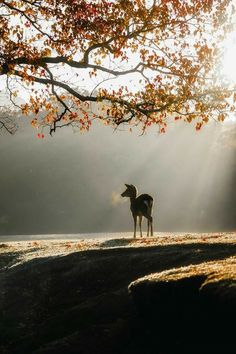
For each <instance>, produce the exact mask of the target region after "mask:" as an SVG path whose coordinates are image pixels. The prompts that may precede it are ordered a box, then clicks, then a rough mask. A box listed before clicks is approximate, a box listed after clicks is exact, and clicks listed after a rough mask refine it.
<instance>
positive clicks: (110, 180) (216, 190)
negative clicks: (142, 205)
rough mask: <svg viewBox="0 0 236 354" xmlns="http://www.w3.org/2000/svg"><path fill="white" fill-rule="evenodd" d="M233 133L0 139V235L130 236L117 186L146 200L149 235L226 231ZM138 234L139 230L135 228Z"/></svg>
mask: <svg viewBox="0 0 236 354" xmlns="http://www.w3.org/2000/svg"><path fill="white" fill-rule="evenodd" d="M232 132H235V127H234V126H233V125H229V126H227V125H221V124H212V125H209V126H206V127H205V128H203V129H202V131H200V132H196V131H195V130H194V128H193V127H192V126H190V125H188V124H181V123H176V124H175V125H173V126H170V127H169V129H168V131H167V133H166V134H164V135H159V134H158V133H157V132H156V131H155V130H154V129H150V130H149V131H148V133H147V134H145V135H143V136H139V132H138V131H134V132H133V133H130V132H128V131H116V132H114V131H113V130H112V129H111V128H110V127H106V126H102V125H95V126H94V127H92V128H91V131H90V132H89V133H85V134H80V133H74V132H73V131H72V130H71V129H70V128H65V129H61V130H60V129H58V131H57V132H56V134H55V135H54V136H53V137H50V136H47V135H46V134H45V138H44V139H38V138H37V132H36V131H35V130H34V129H32V128H30V127H27V128H24V129H23V128H21V129H20V131H19V132H18V133H17V134H16V135H14V136H10V135H7V134H3V132H1V135H0V145H1V149H0V167H1V174H0V196H1V199H0V234H1V235H11V234H18V235H19V234H50V233H53V234H55V233H87V232H117V231H131V230H132V228H133V223H132V218H131V213H130V210H129V207H130V206H129V201H128V200H125V199H124V198H121V197H120V193H122V192H123V191H124V189H125V186H124V183H130V184H131V183H132V184H135V185H136V186H137V187H138V190H139V192H140V193H149V194H151V195H152V196H153V197H154V200H155V202H154V215H153V217H154V231H159V232H160V231H176V232H178V231H186V232H195V231H196V232H197V231H230V230H235V229H236V206H235V197H236V193H235V188H234V181H235V177H236V160H235V152H236V148H235V134H232ZM145 227H146V225H145Z"/></svg>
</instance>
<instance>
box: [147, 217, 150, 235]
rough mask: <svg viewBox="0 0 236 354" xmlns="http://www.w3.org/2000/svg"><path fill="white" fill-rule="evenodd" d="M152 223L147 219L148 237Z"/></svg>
mask: <svg viewBox="0 0 236 354" xmlns="http://www.w3.org/2000/svg"><path fill="white" fill-rule="evenodd" d="M149 229H150V221H149V220H148V219H147V237H148V236H149Z"/></svg>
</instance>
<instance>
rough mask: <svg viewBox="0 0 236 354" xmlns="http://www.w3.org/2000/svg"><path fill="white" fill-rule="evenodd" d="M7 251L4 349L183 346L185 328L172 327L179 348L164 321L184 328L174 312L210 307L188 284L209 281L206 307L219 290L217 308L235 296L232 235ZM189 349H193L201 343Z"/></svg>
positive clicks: (52, 244) (160, 353)
mask: <svg viewBox="0 0 236 354" xmlns="http://www.w3.org/2000/svg"><path fill="white" fill-rule="evenodd" d="M0 254H1V256H0V268H1V271H0V289H1V293H0V311H1V322H0V336H1V338H0V343H1V344H0V345H1V347H0V352H1V353H7V354H8V353H9V354H13V353H17V354H20V353H24V354H27V353H44V354H46V353H60V354H61V353H67V354H70V353H79V354H83V353H84V354H85V353H86V354H90V353H91V354H96V353H103V354H105V353H122V354H126V353H129V354H133V353H147V354H149V353H150V354H152V353H156V354H165V353H166V354H170V353H171V354H172V353H174V354H177V353H180V352H181V353H184V352H185V351H184V350H185V349H186V346H185V345H184V343H188V346H189V340H186V338H185V337H186V336H184V335H183V336H182V338H185V340H184V341H183V339H182V341H181V340H179V335H178V337H176V336H175V335H174V333H173V332H174V330H173V326H170V328H172V330H171V331H168V338H172V337H173V338H174V339H173V341H172V342H173V343H175V344H174V348H175V349H173V346H168V345H166V340H167V338H166V336H163V332H162V334H161V332H160V323H161V321H162V323H163V324H164V323H165V318H168V321H166V325H167V324H168V325H169V324H170V322H171V321H173V319H174V322H173V323H175V325H176V326H177V324H176V321H175V319H176V316H181V314H184V313H185V314H186V311H185V310H186V309H187V311H188V313H189V311H190V309H192V310H191V311H193V310H194V308H195V309H198V310H199V308H201V309H204V311H206V307H205V306H204V305H202V301H203V300H202V297H201V300H199V301H200V302H201V306H200V305H199V303H200V302H197V306H196V299H197V301H198V297H197V298H196V297H195V295H194V296H192V295H191V294H193V293H192V292H191V291H190V293H189V289H193V288H194V289H197V291H198V292H197V293H199V291H200V292H201V291H202V293H204V292H203V289H207V291H205V293H204V294H206V296H207V299H208V300H207V301H208V305H209V299H211V300H210V303H213V302H214V301H212V299H213V298H216V297H217V294H221V295H220V297H219V296H218V297H217V299H218V300H219V299H221V302H217V306H221V307H222V308H225V303H226V302H227V303H230V306H234V304H235V282H236V261H235V260H236V256H235V255H236V234H235V233H217V234H161V235H157V237H155V238H143V239H137V240H133V239H132V238H128V237H122V235H120V237H117V238H115V239H114V238H112V239H96V240H70V241H68V240H66V241H63V240H60V241H59V240H58V241H57V240H50V241H49V240H48V241H47V240H43V241H42V240H41V241H40V240H34V241H24V242H4V243H1V244H0ZM150 274H151V275H150ZM186 279H189V280H191V281H189V282H188V280H187V281H186ZM192 279H194V281H193V282H192ZM195 280H196V281H195ZM131 283H132V285H131V286H130V284H131ZM147 284H148V286H147ZM173 284H174V287H173ZM176 284H178V285H177V286H176ZM179 284H180V286H179ZM183 284H184V286H183ZM211 284H214V291H213V292H209V291H208V289H210V287H211ZM128 288H129V289H130V291H128ZM140 289H141V290H140ZM147 289H148V290H147ZM150 289H151V290H150ZM163 289H165V290H164V291H163ZM173 289H174V290H173ZM194 291H195V290H194ZM170 293H171V294H172V296H169V295H168V294H170ZM160 294H163V296H161V295H160ZM186 294H187V295H186ZM194 294H195V293H194ZM147 295H148V296H147ZM186 296H187V297H186ZM147 299H148V300H147ZM156 299H159V301H156ZM181 299H185V302H184V303H183V301H181ZM186 299H187V300H186ZM222 299H223V300H222ZM224 299H226V301H224ZM218 300H217V301H218ZM204 301H205V300H204ZM173 304H174V305H175V306H176V305H180V308H181V306H182V309H181V311H180V312H178V313H176V312H175V311H173V308H174V307H173V306H174V305H173ZM185 304H187V307H186V305H185ZM183 306H184V309H183ZM199 306H200V307H199ZM214 306H215V305H214ZM208 307H209V306H207V308H208ZM161 308H162V309H163V308H165V309H167V308H169V309H172V311H167V312H163V313H161V312H160V309H161ZM144 311H145V316H143V313H144ZM211 311H214V308H213V309H211ZM227 311H228V309H227ZM233 311H235V308H232V311H231V313H232V314H233V313H234V312H233ZM193 312H194V311H193ZM149 314H151V315H150V316H149ZM166 314H168V316H167V315H166ZM220 315H221V314H220ZM153 316H154V317H153ZM158 316H159V317H158ZM161 316H162V319H161ZM163 316H164V317H163ZM227 316H228V312H227ZM157 318H158V321H156V319H157ZM223 320H224V321H226V320H227V317H226V318H223ZM188 321H190V323H188V327H191V326H193V325H194V323H193V322H194V321H195V326H194V327H193V328H196V324H197V326H201V322H199V318H197V319H196V318H195V319H194V317H193V318H192V319H191V318H190V317H189V318H188ZM191 321H192V323H191ZM148 322H149V325H148ZM157 322H158V323H159V324H157ZM207 323H208V325H209V326H210V322H209V321H208V322H207ZM150 324H151V326H150ZM182 325H183V323H182ZM177 327H178V326H177ZM203 327H204V326H203ZM204 328H205V327H204ZM156 329H158V332H157V331H156ZM195 330H196V329H195ZM154 333H155V336H154ZM158 333H159V334H158ZM186 333H188V331H186ZM188 337H189V338H191V340H192V337H191V335H190V334H189V333H188ZM154 338H155V339H154ZM161 338H165V341H163V339H161ZM222 340H223V341H225V340H226V339H225V336H224V339H222ZM229 342H230V341H229ZM195 347H196V348H198V352H199V346H195ZM225 348H227V350H228V352H230V351H229V350H230V346H229V345H226V346H225ZM221 349H222V348H221ZM173 350H174V351H173ZM187 352H188V354H191V353H195V351H194V346H193V347H192V348H189V347H188V348H187V349H186V353H187ZM208 352H209V346H208ZM201 353H204V351H201ZM224 354H227V352H226V351H224Z"/></svg>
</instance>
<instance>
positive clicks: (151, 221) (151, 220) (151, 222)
mask: <svg viewBox="0 0 236 354" xmlns="http://www.w3.org/2000/svg"><path fill="white" fill-rule="evenodd" d="M150 224H151V236H153V217H152V216H151V219H150Z"/></svg>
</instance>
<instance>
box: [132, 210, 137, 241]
mask: <svg viewBox="0 0 236 354" xmlns="http://www.w3.org/2000/svg"><path fill="white" fill-rule="evenodd" d="M133 218H134V238H136V226H137V215H133Z"/></svg>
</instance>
